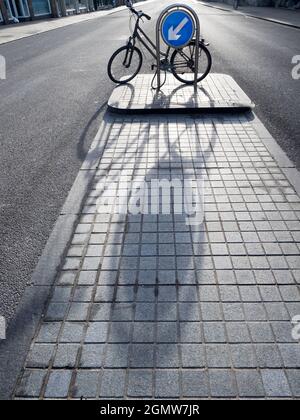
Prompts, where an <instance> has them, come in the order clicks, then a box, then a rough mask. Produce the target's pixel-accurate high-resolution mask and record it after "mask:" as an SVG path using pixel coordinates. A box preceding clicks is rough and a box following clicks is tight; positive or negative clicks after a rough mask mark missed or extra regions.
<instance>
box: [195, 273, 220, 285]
mask: <svg viewBox="0 0 300 420" xmlns="http://www.w3.org/2000/svg"><path fill="white" fill-rule="evenodd" d="M196 274H197V282H198V284H199V285H200V286H202V285H205V284H208V285H214V284H216V278H215V273H214V271H212V270H200V271H197V273H196Z"/></svg>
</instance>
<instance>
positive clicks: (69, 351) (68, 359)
mask: <svg viewBox="0 0 300 420" xmlns="http://www.w3.org/2000/svg"><path fill="white" fill-rule="evenodd" d="M78 350H79V345H78V344H60V345H59V346H58V347H57V351H56V355H55V359H54V362H53V367H54V368H72V367H74V366H75V363H76V358H77V353H78Z"/></svg>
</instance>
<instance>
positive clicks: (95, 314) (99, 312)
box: [91, 303, 115, 321]
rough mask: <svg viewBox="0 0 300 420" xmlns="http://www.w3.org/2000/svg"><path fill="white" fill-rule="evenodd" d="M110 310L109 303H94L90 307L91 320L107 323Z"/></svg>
mask: <svg viewBox="0 0 300 420" xmlns="http://www.w3.org/2000/svg"><path fill="white" fill-rule="evenodd" d="M114 308H115V307H114ZM111 309H112V305H111V304H110V303H95V304H94V305H93V306H92V311H91V320H92V321H108V320H109V319H110V313H111Z"/></svg>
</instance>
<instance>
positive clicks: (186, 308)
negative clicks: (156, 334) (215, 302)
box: [178, 303, 200, 321]
mask: <svg viewBox="0 0 300 420" xmlns="http://www.w3.org/2000/svg"><path fill="white" fill-rule="evenodd" d="M178 308H179V319H180V321H200V310H199V305H198V304H197V303H179V304H178Z"/></svg>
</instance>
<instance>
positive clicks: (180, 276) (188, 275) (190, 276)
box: [177, 267, 197, 285]
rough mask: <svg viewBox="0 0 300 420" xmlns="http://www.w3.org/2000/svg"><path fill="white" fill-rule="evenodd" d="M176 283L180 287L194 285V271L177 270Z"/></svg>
mask: <svg viewBox="0 0 300 420" xmlns="http://www.w3.org/2000/svg"><path fill="white" fill-rule="evenodd" d="M179 268H181V267H179ZM177 281H178V283H180V284H181V285H187V284H196V283H197V282H196V273H195V270H178V271H177Z"/></svg>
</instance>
